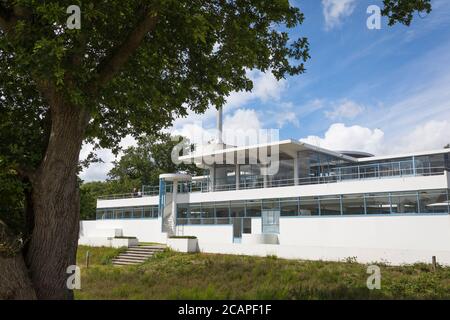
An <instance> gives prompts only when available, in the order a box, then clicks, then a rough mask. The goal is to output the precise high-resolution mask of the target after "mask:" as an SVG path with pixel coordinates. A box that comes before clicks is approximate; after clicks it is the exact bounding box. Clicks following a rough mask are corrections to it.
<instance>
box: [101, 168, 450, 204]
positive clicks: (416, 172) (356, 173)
mask: <svg viewBox="0 0 450 320" xmlns="http://www.w3.org/2000/svg"><path fill="white" fill-rule="evenodd" d="M446 170H447V171H448V170H449V169H448V168H445V167H416V168H415V167H414V164H413V162H412V161H400V162H389V163H379V164H369V165H360V166H349V167H338V168H333V169H330V170H328V171H326V172H323V173H321V174H318V175H314V176H309V177H301V178H298V179H297V182H296V181H295V179H294V178H288V177H283V178H278V179H273V178H272V177H270V176H269V177H268V178H267V179H264V177H263V176H260V175H253V176H242V177H241V179H240V181H239V190H245V189H260V188H275V187H285V186H294V185H312V184H325V183H336V182H343V181H352V180H366V179H384V178H393V177H411V176H434V175H441V174H444V171H446ZM217 182H218V181H216V184H215V185H214V186H212V185H211V183H210V181H207V180H199V181H189V182H182V183H179V184H178V192H180V193H192V192H217V191H232V190H237V188H236V183H235V182H234V183H217ZM166 191H167V192H171V191H172V184H170V183H168V184H166ZM158 194H159V188H158V187H153V186H144V187H143V188H142V191H139V192H134V193H126V194H116V195H109V196H103V197H99V198H98V199H99V200H111V199H126V198H139V197H145V196H156V195H158Z"/></svg>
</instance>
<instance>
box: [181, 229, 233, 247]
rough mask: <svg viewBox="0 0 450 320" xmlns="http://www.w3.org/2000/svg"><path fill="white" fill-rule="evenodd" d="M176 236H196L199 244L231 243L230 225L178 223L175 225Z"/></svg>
mask: <svg viewBox="0 0 450 320" xmlns="http://www.w3.org/2000/svg"><path fill="white" fill-rule="evenodd" d="M176 235H178V236H196V237H197V239H198V243H199V246H200V245H201V244H204V243H218V244H225V243H233V226H232V225H225V224H224V225H220V224H218V225H186V226H184V225H179V226H177V227H176Z"/></svg>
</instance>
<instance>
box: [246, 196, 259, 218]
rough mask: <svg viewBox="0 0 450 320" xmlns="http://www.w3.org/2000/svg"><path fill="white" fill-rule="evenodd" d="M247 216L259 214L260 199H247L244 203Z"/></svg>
mask: <svg viewBox="0 0 450 320" xmlns="http://www.w3.org/2000/svg"><path fill="white" fill-rule="evenodd" d="M246 216H247V217H260V216H261V200H248V201H247V204H246Z"/></svg>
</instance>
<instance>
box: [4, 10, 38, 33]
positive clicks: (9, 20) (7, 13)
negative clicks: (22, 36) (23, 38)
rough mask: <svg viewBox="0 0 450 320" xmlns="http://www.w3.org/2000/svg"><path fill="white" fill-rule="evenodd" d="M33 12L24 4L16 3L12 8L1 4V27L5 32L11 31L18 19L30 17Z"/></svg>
mask: <svg viewBox="0 0 450 320" xmlns="http://www.w3.org/2000/svg"><path fill="white" fill-rule="evenodd" d="M31 15H32V12H31V11H30V10H29V9H27V8H25V7H22V6H18V5H14V6H13V7H12V8H7V7H5V6H4V5H1V4H0V28H2V29H3V30H4V31H5V32H10V31H12V30H13V29H14V27H15V25H16V23H17V20H19V19H28V18H30V17H31Z"/></svg>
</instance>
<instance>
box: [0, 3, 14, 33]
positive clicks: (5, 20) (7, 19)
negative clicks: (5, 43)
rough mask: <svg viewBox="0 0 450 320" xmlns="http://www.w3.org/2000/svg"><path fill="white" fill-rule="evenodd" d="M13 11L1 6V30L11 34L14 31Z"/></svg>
mask: <svg viewBox="0 0 450 320" xmlns="http://www.w3.org/2000/svg"><path fill="white" fill-rule="evenodd" d="M11 15H12V13H11V11H10V10H8V8H6V7H5V6H3V5H1V4H0V28H2V29H3V31H5V32H9V31H10V30H11V29H12V25H13V23H14V22H13V21H11V20H12V18H11Z"/></svg>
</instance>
